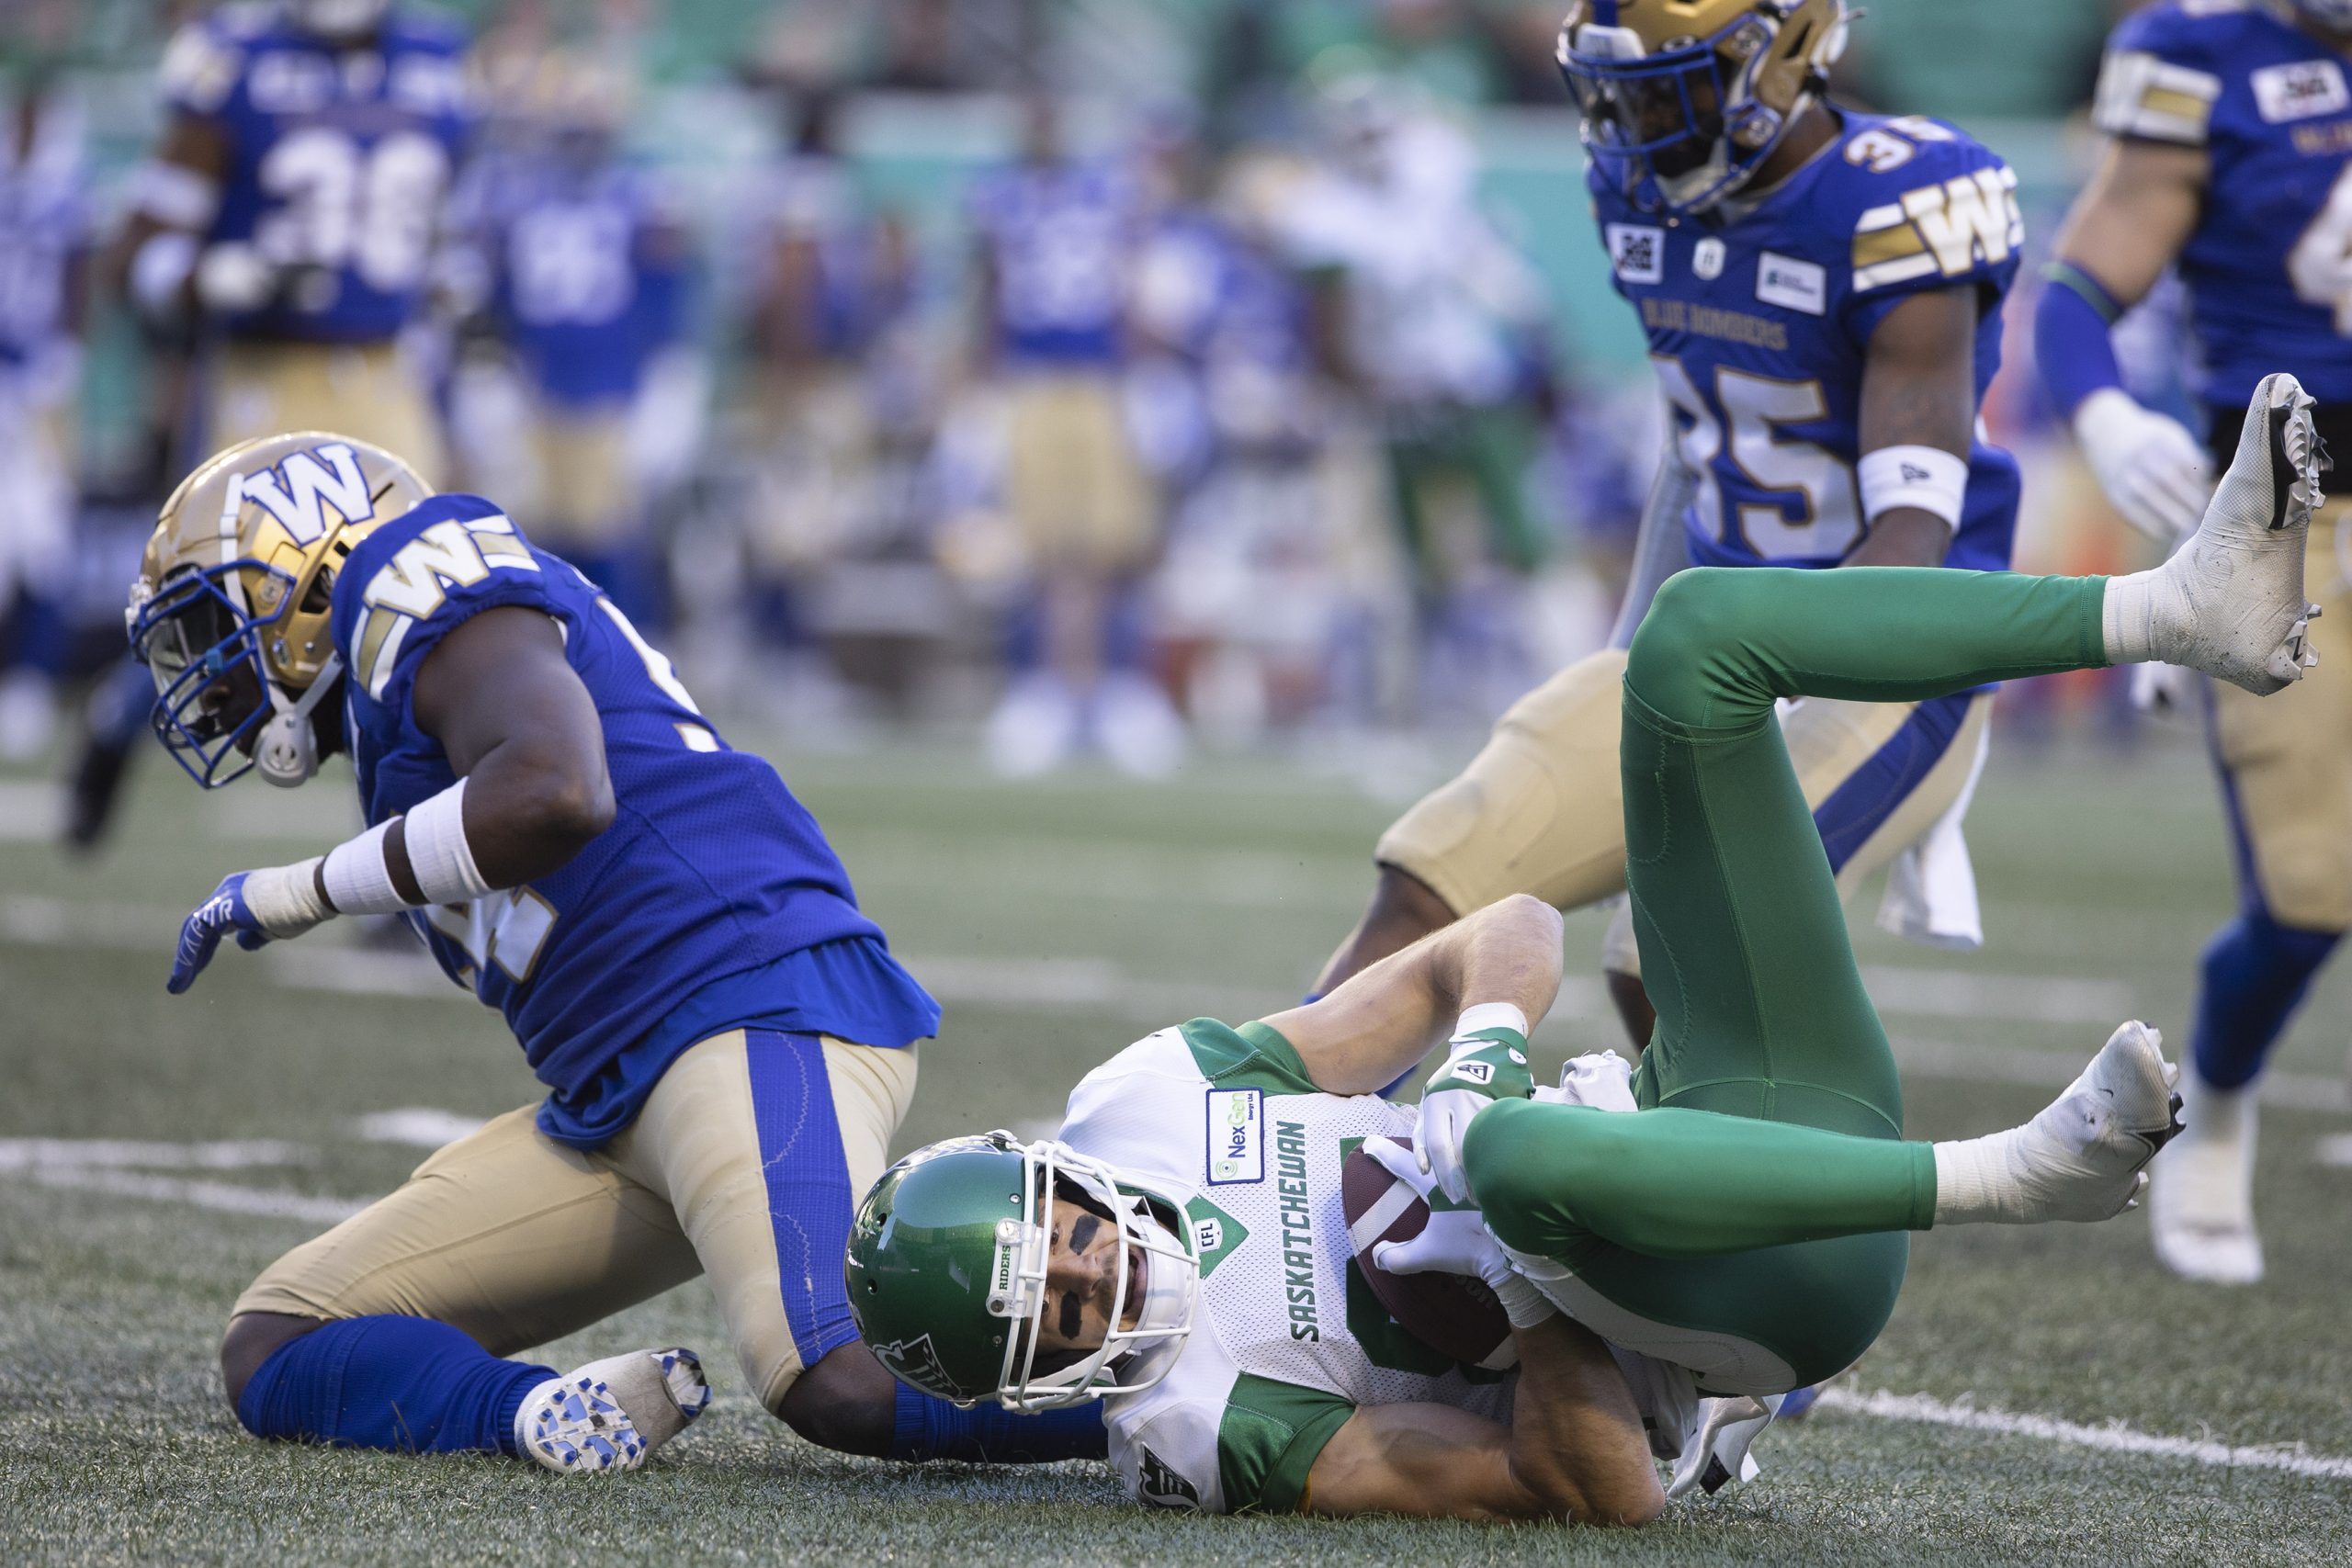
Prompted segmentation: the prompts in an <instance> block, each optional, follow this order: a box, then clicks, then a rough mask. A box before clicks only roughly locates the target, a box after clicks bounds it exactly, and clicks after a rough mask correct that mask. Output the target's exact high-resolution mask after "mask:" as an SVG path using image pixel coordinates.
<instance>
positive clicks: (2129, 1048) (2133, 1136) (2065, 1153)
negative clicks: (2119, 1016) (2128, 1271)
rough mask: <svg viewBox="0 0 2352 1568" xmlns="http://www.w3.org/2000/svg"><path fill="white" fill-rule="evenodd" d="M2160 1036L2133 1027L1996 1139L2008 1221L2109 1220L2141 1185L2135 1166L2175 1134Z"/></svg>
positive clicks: (2169, 1069)
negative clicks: (2003, 1144)
mask: <svg viewBox="0 0 2352 1568" xmlns="http://www.w3.org/2000/svg"><path fill="white" fill-rule="evenodd" d="M2178 1077H2180V1069H2179V1068H2178V1067H2177V1066H2173V1065H2172V1064H2171V1063H2169V1062H2167V1061H2165V1056H2164V1036H2163V1035H2161V1034H2159V1033H2157V1032H2155V1031H2154V1030H2153V1029H2151V1028H2149V1027H2148V1026H2147V1025H2146V1024H2144V1023H2141V1022H2139V1021H2136V1020H2135V1021H2131V1022H2130V1023H2127V1024H2125V1025H2124V1026H2123V1027H2122V1028H2120V1029H2119V1030H2117V1031H2116V1032H2114V1033H2113V1034H2112V1035H2110V1036H2109V1038H2108V1042H2107V1043H2106V1044H2105V1045H2103V1046H2101V1047H2100V1048H2099V1053H2098V1055H2096V1056H2093V1057H2092V1058H2091V1065H2090V1066H2087V1067H2085V1068H2084V1069H2083V1071H2082V1076H2081V1077H2077V1078H2075V1081H2074V1082H2073V1083H2071V1084H2069V1085H2067V1086H2066V1092H2065V1093H2064V1094H2062V1095H2060V1096H2059V1097H2058V1098H2057V1099H2056V1100H2052V1101H2051V1102H2050V1104H2049V1105H2048V1106H2046V1107H2045V1108H2043V1110H2042V1111H2041V1114H2040V1115H2039V1116H2036V1117H2035V1118H2034V1119H2033V1120H2032V1121H2030V1122H2027V1123H2026V1124H2025V1125H2024V1126H2022V1127H2019V1128H2017V1129H2016V1130H2015V1131H2013V1132H2010V1133H2007V1134H2002V1136H2003V1137H2004V1139H2005V1140H2006V1141H2007V1148H2006V1149H2005V1150H2004V1151H2003V1153H2004V1155H2005V1156H2006V1159H2005V1163H2006V1165H2007V1168H2008V1174H2009V1176H2010V1178H2011V1179H2012V1183H2013V1185H2012V1187H2011V1190H2010V1192H2009V1193H2008V1194H2007V1195H2005V1196H2006V1197H2007V1202H2005V1204H2004V1208H2005V1209H2007V1210H2008V1211H2009V1212H2007V1213H2003V1214H2002V1215H2001V1216H2000V1217H2001V1218H2002V1219H2004V1220H2007V1221H2009V1222H2010V1223H2012V1224H2039V1223H2041V1222H2042V1221H2045V1220H2105V1219H2112V1218H2113V1217H2114V1216H2115V1215H2117V1214H2120V1213H2123V1211H2124V1210H2126V1209H2129V1208H2131V1207H2133V1206H2134V1205H2135V1204H2136V1203H2137V1202H2138V1201H2139V1197H2140V1193H2141V1192H2142V1191H2143V1190H2144V1189H2145V1188H2146V1187H2147V1185H2148V1176H2147V1172H2146V1170H2145V1169H2144V1167H2145V1166H2146V1165H2147V1163H2148V1162H2149V1161H2150V1160H2151V1159H2153V1158H2154V1157H2155V1154H2156V1151H2157V1150H2158V1149H2160V1148H2162V1147H2164V1146H2165V1144H2166V1143H2167V1142H2169V1141H2170V1140H2171V1138H2172V1135H2173V1134H2176V1133H2177V1132H2179V1131H2180V1123H2179V1122H2178V1121H2177V1120H2176V1119H2175V1114H2174V1113H2175V1112H2176V1111H2178V1110H2179V1109H2180V1097H2179V1096H2178V1095H2177V1094H2175V1093H2174V1092H2173V1084H2174V1082H2175V1081H2176V1080H2177V1078H2178Z"/></svg>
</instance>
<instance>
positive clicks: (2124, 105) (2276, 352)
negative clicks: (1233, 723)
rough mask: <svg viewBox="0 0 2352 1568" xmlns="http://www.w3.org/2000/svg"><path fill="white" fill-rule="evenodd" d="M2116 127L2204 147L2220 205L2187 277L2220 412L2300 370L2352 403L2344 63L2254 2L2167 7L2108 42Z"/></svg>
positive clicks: (2105, 100)
mask: <svg viewBox="0 0 2352 1568" xmlns="http://www.w3.org/2000/svg"><path fill="white" fill-rule="evenodd" d="M2095 114H2096V118H2097V119H2098V127H2099V129H2100V130H2104V131H2106V132H2108V133H2109V135H2111V136H2119V137H2127V138H2136V139H2138V140H2142V141H2161V142H2168V143H2172V144H2174V145H2177V146H2183V147H2201V148H2203V149H2205V151H2206V153H2207V155H2208V156H2209V158H2210V159H2211V173H2210V175H2208V177H2207V180H2206V183H2205V203H2204V208H2203V210H2202V211H2201V212H2200V213H2199V217H2198V221H2197V227H2196V229H2195V230H2194V231H2192V232H2191V233H2190V235H2189V237H2188V243H2187V244H2186V245H2185V246H2183V247H2182V249H2181V253H2180V258H2179V268H2180V276H2181V279H2182V281H2183V282H2184V283H2186V284H2187V285H2188V296H2189V319H2190V323H2191V325H2192V327H2193V329H2194V331H2195V333H2196V338H2197V344H2198V347H2199V352H2200V354H2201V355H2202V358H2203V360H2204V373H2203V378H2202V380H2203V384H2202V386H2201V387H2200V389H2199V390H2200V392H2201V393H2202V395H2203V397H2204V400H2205V401H2206V403H2207V404H2208V406H2209V407H2211V408H2212V409H2214V410H2217V411H2220V410H2227V411H2231V412H2235V411H2237V410H2240V409H2242V408H2243V407H2244V406H2245V401H2246V400H2247V399H2248V398H2249V397H2251V396H2253V394H2254V388H2255V384H2256V382H2258V381H2259V380H2261V378H2263V377H2265V376H2267V375H2268V374H2269V373H2270V372H2271V371H2274V370H2291V371H2293V372H2294V373H2295V375H2296V377H2297V378H2299V379H2300V380H2301V382H2302V384H2303V387H2304V389H2306V390H2308V391H2309V392H2311V394H2312V396H2313V397H2316V398H2317V399H2319V400H2320V402H2321V403H2322V404H2323V405H2333V404H2337V403H2344V402H2352V167H2347V164H2352V89H2347V86H2346V62H2345V60H2344V57H2343V56H2342V55H2341V54H2339V53H2338V52H2336V51H2335V49H2333V48H2331V47H2330V46H2329V45H2327V44H2324V43H2322V42H2321V41H2320V40H2319V39H2315V38H2313V37H2312V36H2311V35H2310V34H2308V33H2306V32H2304V31H2302V30H2301V28H2297V27H2295V26H2293V25H2292V24H2291V23H2290V22H2288V21H2286V20H2284V19H2283V18H2281V17H2278V15H2276V14H2274V13H2273V12H2271V11H2269V10H2267V9H2266V8H2264V7H2263V6H2260V5H2254V4H2248V3H2246V0H2165V3H2164V4H2161V5H2156V6H2149V7H2148V8H2147V9H2146V10H2143V11H2141V12H2139V13H2137V14H2136V15H2134V16H2131V17H2127V18H2126V19H2125V20H2124V22H2123V24H2122V25H2121V26H2120V27H2119V28H2116V29H2115V34H2114V37H2113V38H2111V39H2109V43H2108V54H2107V62H2106V64H2105V66H2104V67H2103V68H2102V69H2101V71H2100V73H2099V85H2098V105H2097V107H2096V110H2095Z"/></svg>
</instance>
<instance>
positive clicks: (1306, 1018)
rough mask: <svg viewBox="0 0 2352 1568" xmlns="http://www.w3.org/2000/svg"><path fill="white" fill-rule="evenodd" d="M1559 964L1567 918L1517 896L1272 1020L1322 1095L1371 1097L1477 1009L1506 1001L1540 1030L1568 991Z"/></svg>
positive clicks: (1538, 901) (1433, 933)
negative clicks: (1562, 922) (1538, 1024)
mask: <svg viewBox="0 0 2352 1568" xmlns="http://www.w3.org/2000/svg"><path fill="white" fill-rule="evenodd" d="M1560 964H1561V949H1560V912H1559V911H1558V910H1557V909H1555V908H1552V906H1551V905H1549V904H1546V903H1545V902H1544V900H1542V899H1541V898H1536V897H1531V896H1529V895H1527V894H1524V893H1515V894H1513V895H1512V896H1511V897H1508V898H1505V899H1502V900H1501V901H1500V902H1498V903H1494V904H1489V905H1487V907H1486V908H1483V909H1476V910H1473V911H1472V912H1471V913H1469V914H1467V915H1464V916H1463V917H1462V919H1458V920H1456V921H1454V922H1453V924H1452V925H1450V926H1447V927H1445V928H1444V929H1442V930H1441V931H1431V932H1430V934H1429V935H1428V936H1425V937H1423V938H1422V939H1421V940H1420V941H1419V942H1415V943H1414V944H1413V945H1412V946H1410V947H1408V948H1406V949H1405V950H1404V951H1402V952H1401V953H1391V954H1389V955H1388V956H1387V957H1386V958H1384V959H1382V960H1381V961H1380V962H1379V963H1377V964H1373V965H1372V966H1371V967H1370V968H1368V969H1365V970H1363V971H1362V972H1361V973H1359V974H1358V975H1356V976H1354V978H1352V979H1351V980H1349V981H1348V982H1347V983H1346V984H1345V985H1343V986H1341V987H1340V988H1339V989H1338V990H1336V991H1333V992H1332V993H1331V994H1330V995H1329V996H1328V997H1325V998H1321V999H1320V1000H1318V1001H1313V1002H1309V1003H1308V1004H1307V1005H1306V1006H1305V1007H1300V1008H1293V1009H1291V1010H1289V1011H1288V1012H1281V1013H1276V1014H1274V1015H1273V1016H1272V1017H1271V1018H1269V1019H1266V1020H1265V1022H1266V1024H1267V1025H1268V1026H1269V1027H1271V1028H1272V1029H1275V1030H1278V1031H1279V1032H1281V1033H1282V1036H1283V1039H1285V1040H1287V1041H1289V1042H1290V1043H1291V1045H1292V1046H1293V1048H1295V1050H1296V1051H1297V1052H1298V1056H1299V1060H1300V1061H1301V1062H1302V1063H1303V1064H1305V1066H1306V1074H1307V1077H1311V1078H1313V1079H1314V1080H1315V1086H1316V1087H1317V1089H1328V1090H1329V1091H1330V1092H1331V1093H1333V1094H1370V1093H1373V1092H1374V1090H1377V1089H1382V1088H1384V1087H1385V1086H1386V1085H1388V1084H1390V1083H1393V1082H1395V1081H1396V1079H1397V1076H1398V1075H1399V1074H1402V1073H1405V1072H1407V1071H1408V1070H1410V1069H1411V1068H1412V1066H1414V1065H1415V1064H1416V1063H1418V1062H1419V1061H1420V1059H1421V1058H1422V1057H1423V1056H1425V1055H1428V1054H1429V1049H1430V1046H1431V1045H1433V1044H1435V1043H1438V1042H1439V1041H1440V1040H1442V1039H1444V1038H1446V1036H1447V1035H1448V1034H1449V1033H1451V1032H1452V1031H1453V1024H1454V1022H1455V1021H1456V1020H1457V1019H1458V1018H1459V1017H1460V1016H1461V1014H1462V1013H1463V1012H1464V1010H1467V1009H1469V1008H1471V1007H1474V1006H1479V1005H1483V1004H1487V1003H1499V1004H1502V1005H1504V1006H1505V1007H1507V1008H1511V1009H1516V1010H1518V1012H1519V1013H1520V1014H1521V1016H1522V1017H1523V1018H1524V1020H1525V1021H1526V1023H1527V1025H1528V1026H1530V1027H1532V1025H1533V1024H1534V1023H1535V1022H1537V1021H1540V1020H1541V1019H1542V1018H1543V1017H1544V1014H1545V1013H1546V1012H1548V1011H1550V1010H1551V1008H1552V999H1553V998H1554V997H1555V996H1557V995H1558V994H1559V990H1560Z"/></svg>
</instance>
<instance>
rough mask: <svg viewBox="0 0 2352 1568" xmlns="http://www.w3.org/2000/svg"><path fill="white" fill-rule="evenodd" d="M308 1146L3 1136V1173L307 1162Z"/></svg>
mask: <svg viewBox="0 0 2352 1568" xmlns="http://www.w3.org/2000/svg"><path fill="white" fill-rule="evenodd" d="M317 1156H318V1152H317V1151H316V1150H315V1149H313V1148H311V1146H310V1145H308V1144H288V1143H280V1142H278V1141H277V1140H276V1139H271V1138H254V1139H247V1140H244V1141H242V1142H237V1143H209V1144H166V1143H152V1142H148V1141H146V1140H143V1139H133V1138H0V1171H9V1172H16V1171H26V1170H34V1169H49V1168H60V1167H67V1166H72V1167H76V1168H105V1169H116V1170H120V1169H126V1168H128V1169H137V1170H242V1169H244V1168H247V1167H251V1166H257V1165H259V1166H269V1165H308V1164H310V1163H311V1161H312V1160H313V1159H315V1158H317Z"/></svg>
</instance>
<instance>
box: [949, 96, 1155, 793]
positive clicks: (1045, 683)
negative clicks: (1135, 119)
mask: <svg viewBox="0 0 2352 1568" xmlns="http://www.w3.org/2000/svg"><path fill="white" fill-rule="evenodd" d="M967 210H968V213H969V216H970V220H971V224H972V228H973V230H974V231H975V232H976V233H977V234H978V237H979V257H978V266H979V284H978V288H979V299H980V318H981V329H982V335H983V341H982V343H981V344H980V348H979V357H980V363H981V365H982V367H983V369H984V373H985V374H986V375H988V376H989V377H990V378H993V379H994V381H995V382H996V384H997V386H998V387H999V389H1001V392H1002V394H1003V399H1004V412H1005V420H1006V431H1005V472H1004V487H1003V488H1004V506H1005V510H1006V512H1007V513H1009V514H1010V516H1011V519H1012V525H1013V528H1014V530H1015V531H1016V532H1017V533H1018V534H1019V536H1020V539H1021V544H1022V546H1023V549H1024V552H1025V554H1026V556H1027V559H1028V567H1029V570H1030V572H1031V574H1032V576H1033V578H1034V580H1035V586H1036V591H1037V610H1038V616H1039V620H1040V623H1041V626H1040V633H1039V637H1038V641H1039V643H1040V644H1041V645H1042V646H1041V651H1040V654H1039V657H1038V658H1037V660H1036V661H1035V662H1036V668H1035V669H1034V670H1032V671H1027V672H1024V673H1019V674H1016V675H1015V677H1014V680H1013V683H1012V687H1011V689H1010V690H1009V691H1008V692H1007V693H1006V694H1005V697H1004V700H1003V702H1002V703H1001V705H1000V706H999V707H998V709H997V711H996V713H995V715H994V716H992V717H991V719H990V720H989V736H988V750H989V761H990V763H991V764H992V765H993V766H994V767H995V768H996V769H997V770H998V771H999V772H1001V773H1007V774H1012V775H1023V774H1031V773H1043V772H1046V770H1048V769H1051V768H1053V767H1056V766H1057V765H1059V764H1060V763H1061V762H1062V761H1064V760H1065V759H1066V758H1067V757H1069V755H1070V753H1071V752H1072V751H1073V750H1076V749H1077V748H1078V747H1080V745H1082V744H1084V743H1086V742H1087V741H1089V740H1090V739H1091V740H1092V741H1094V742H1095V743H1097V744H1099V745H1100V746H1101V747H1102V748H1103V750H1104V751H1105V752H1106V753H1107V754H1108V755H1109V757H1110V758H1111V760H1112V761H1114V763H1116V764H1118V765H1119V766H1121V767H1123V768H1125V769H1127V770H1128V771H1130V772H1133V773H1143V774H1154V773H1166V772H1167V771H1168V770H1169V769H1170V768H1172V767H1174V766H1175V765H1176V762H1177V761H1178V760H1179V759H1180V758H1181V756H1182V752H1183V749H1184V736H1183V730H1182V724H1181V722H1180V721H1179V720H1178V719H1177V717H1176V716H1175V713H1174V711H1173V709H1172V708H1171V707H1170V704H1169V702H1168V699H1167V697H1166V696H1165V695H1164V694H1162V693H1161V692H1160V690H1159V687H1158V686H1157V685H1156V684H1154V683H1153V682H1151V681H1150V680H1149V679H1148V678H1146V677H1145V676H1143V675H1141V674H1139V673H1137V672H1136V671H1135V670H1134V668H1133V664H1134V662H1135V661H1134V659H1133V658H1132V656H1129V657H1124V658H1123V657H1122V656H1121V653H1120V650H1119V649H1116V648H1114V637H1113V628H1114V623H1115V621H1116V620H1117V619H1118V616H1119V613H1120V611H1121V610H1122V608H1123V607H1125V604H1126V601H1127V598H1128V595H1129V594H1130V592H1132V590H1133V589H1134V587H1135V585H1136V580H1137V579H1138V578H1139V577H1140V576H1141V575H1142V574H1143V572H1144V570H1146V569H1147V568H1148V567H1149V566H1150V565H1151V564H1152V562H1153V560H1154V558H1156V556H1157V554H1158V551H1159V527H1158V506H1157V502H1156V501H1155V498H1154V496H1153V494H1152V491H1151V485H1150V482H1149V479H1148V476H1147V475H1146V473H1145V471H1144V468H1143V464H1142V462H1141V461H1140V460H1139V458H1138V457H1137V456H1136V450H1135V446H1134V443H1133V440H1132V438H1131V436H1130V434H1129V432H1128V429H1127V423H1126V412H1125V408H1124V407H1123V406H1122V402H1121V395H1120V394H1121V389H1120V377H1121V372H1122V371H1123V370H1124V368H1125V365H1126V362H1127V353H1128V344H1127V320H1126V318H1127V308H1128V294H1129V289H1130V288H1131V287H1132V279H1133V268H1134V265H1135V257H1136V247H1137V245H1138V244H1139V243H1141V241H1142V239H1143V222H1144V216H1145V214H1144V209H1143V205H1142V193H1141V191H1140V190H1138V189H1137V188H1136V183H1135V182H1134V181H1133V180H1132V179H1130V178H1129V177H1128V176H1127V175H1126V174H1125V172H1124V171H1123V170H1121V169H1119V168H1117V167H1115V166H1114V165H1113V164H1110V163H1108V162H1104V161H1101V160H1094V159H1085V158H1080V157H1078V156H1076V155H1074V154H1072V153H1071V152H1069V150H1068V149H1067V148H1066V147H1065V146H1064V143H1063V131H1062V125H1061V116H1060V110H1059V109H1058V107H1057V106H1056V104H1055V102H1054V100H1053V99H1051V98H1050V97H1047V96H1043V95H1035V96H1031V97H1030V98H1028V99H1027V100H1026V102H1025V104H1024V106H1023V122H1022V147H1021V158H1020V161H1019V162H1018V163H1016V164H1013V165H1012V167H1010V168H1007V169H1003V170H1000V171H998V172H997V173H995V174H993V175H989V176H988V177H987V178H985V179H983V180H982V181H981V182H980V183H979V184H978V186H976V187H975V188H974V189H973V191H972V193H971V197H970V199H969V202H968V207H967Z"/></svg>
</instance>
